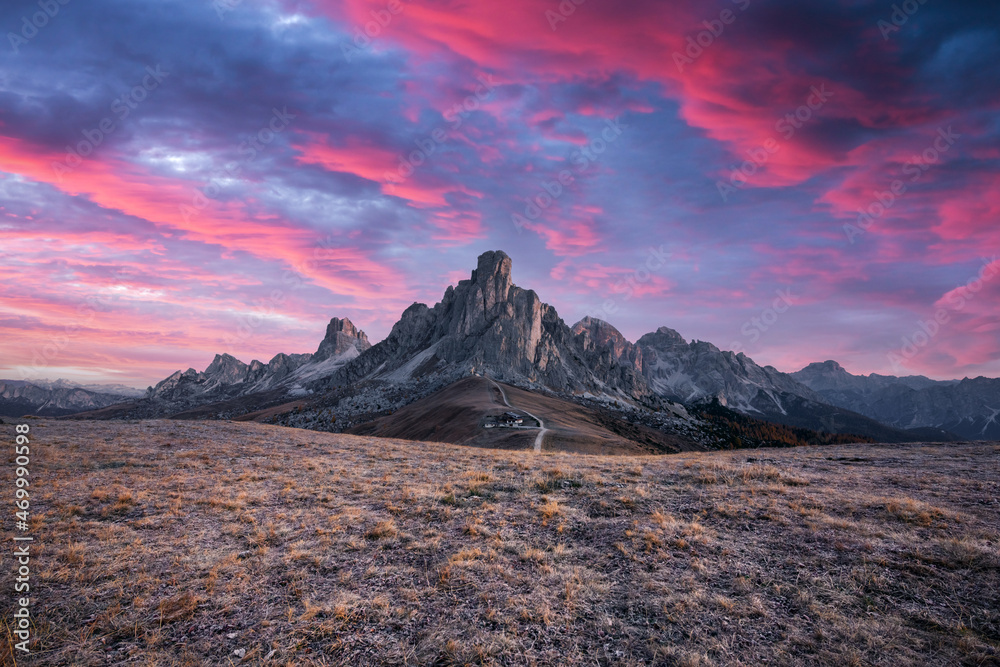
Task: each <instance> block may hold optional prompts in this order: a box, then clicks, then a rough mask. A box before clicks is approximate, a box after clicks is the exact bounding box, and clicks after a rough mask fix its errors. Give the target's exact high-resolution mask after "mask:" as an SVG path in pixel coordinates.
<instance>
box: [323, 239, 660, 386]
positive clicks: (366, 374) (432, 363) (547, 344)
mask: <svg viewBox="0 0 1000 667" xmlns="http://www.w3.org/2000/svg"><path fill="white" fill-rule="evenodd" d="M619 335H620V334H619ZM589 353H590V354H592V355H594V354H597V353H596V352H595V351H594V350H593V349H591V350H590V351H589ZM582 356H583V355H582V348H580V347H578V345H577V340H576V338H575V336H574V333H573V331H571V330H570V328H569V327H568V326H566V324H565V322H563V320H562V319H560V317H559V314H558V313H557V312H556V310H555V309H554V308H553V307H552V306H550V305H548V304H546V303H543V302H542V301H541V299H539V298H538V295H537V294H536V293H535V292H534V291H532V290H525V289H522V288H520V287H518V286H516V285H514V283H513V280H512V277H511V260H510V257H508V256H507V255H506V253H504V252H501V251H493V252H487V253H484V254H482V255H481V256H480V257H479V260H478V263H477V266H476V269H475V270H474V271H473V272H472V275H471V276H470V278H469V280H462V281H460V282H459V283H458V285H456V286H454V287H448V289H447V290H446V291H445V293H444V296H443V297H442V299H441V301H440V302H439V303H437V304H435V305H434V307H433V308H431V307H428V306H426V305H424V304H421V303H415V304H413V305H412V306H410V307H409V308H407V309H406V311H404V312H403V315H402V317H401V318H400V320H399V322H397V323H396V325H395V326H394V327H393V329H392V331H391V332H390V334H389V335H388V336H387V337H386V339H385V340H384V341H382V342H380V343H378V344H377V345H375V346H374V347H372V348H371V349H370V350H368V351H367V352H365V353H364V354H362V355H361V356H360V357H358V359H357V360H355V361H353V362H351V363H350V364H349V365H347V366H345V367H344V368H343V369H342V370H341V371H340V372H339V373H338V374H337V376H336V377H335V378H334V379H333V380H332V381H333V382H335V383H337V384H344V383H352V382H358V381H361V380H381V381H386V382H396V383H401V382H408V381H414V380H417V379H419V378H421V377H424V376H427V375H431V374H436V375H439V376H441V377H442V378H443V377H458V376H460V375H467V374H468V373H470V372H479V373H486V374H488V375H490V376H492V377H495V378H497V379H503V380H508V381H516V382H519V383H522V384H524V385H526V386H538V387H546V388H549V389H553V390H557V391H562V392H592V393H595V394H606V395H609V396H630V397H633V398H639V397H641V396H644V395H646V394H647V393H648V391H647V390H646V387H645V385H644V383H642V382H641V380H638V381H637V379H638V374H637V373H635V372H634V366H628V365H627V364H628V363H629V362H628V361H627V360H619V359H616V358H614V355H611V356H610V357H608V358H607V359H605V362H606V367H605V368H602V369H601V371H602V372H595V370H594V369H592V368H591V367H590V366H589V365H588V364H587V363H586V361H585V360H584V359H583V358H582ZM604 370H607V371H608V372H607V373H605V372H603V371H604ZM629 377H631V378H632V380H631V381H624V380H623V381H619V379H620V378H621V379H624V378H629Z"/></svg>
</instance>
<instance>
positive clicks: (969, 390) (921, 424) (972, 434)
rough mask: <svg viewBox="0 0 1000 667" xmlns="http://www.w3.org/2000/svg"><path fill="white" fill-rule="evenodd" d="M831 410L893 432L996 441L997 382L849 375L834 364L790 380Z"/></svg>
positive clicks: (999, 432)
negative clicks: (865, 419) (914, 431)
mask: <svg viewBox="0 0 1000 667" xmlns="http://www.w3.org/2000/svg"><path fill="white" fill-rule="evenodd" d="M791 375H792V377H794V378H795V379H796V380H798V381H799V382H801V383H802V384H804V385H806V386H807V387H809V388H811V389H813V390H814V391H816V393H818V394H820V395H821V396H823V398H824V399H825V400H826V401H827V402H828V403H832V404H833V405H837V406H840V407H843V408H846V409H848V410H853V411H855V412H859V413H861V414H863V415H866V416H868V417H871V418H872V419H876V420H878V421H880V422H882V423H884V424H887V425H889V426H893V427H895V428H903V429H916V428H927V427H929V428H935V429H942V430H945V431H950V432H952V433H955V434H956V435H958V436H961V437H962V438H966V439H978V440H997V439H1000V379H994V378H985V377H978V378H965V379H964V380H931V379H930V378H926V377H924V376H922V375H915V376H908V377H894V376H891V375H888V376H887V375H877V374H875V373H873V374H871V375H852V374H851V373H848V372H847V371H846V370H844V368H843V367H842V366H841V365H840V364H838V363H837V362H836V361H824V362H820V363H813V364H809V365H808V366H806V367H805V368H803V369H802V370H800V371H797V372H795V373H792V374H791Z"/></svg>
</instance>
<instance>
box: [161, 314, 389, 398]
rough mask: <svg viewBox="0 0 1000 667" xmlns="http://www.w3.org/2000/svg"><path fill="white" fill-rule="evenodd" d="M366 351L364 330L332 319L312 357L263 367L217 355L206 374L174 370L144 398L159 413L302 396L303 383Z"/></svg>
mask: <svg viewBox="0 0 1000 667" xmlns="http://www.w3.org/2000/svg"><path fill="white" fill-rule="evenodd" d="M370 347H371V343H369V342H368V336H366V335H365V332H364V331H361V330H359V329H358V328H357V327H355V326H354V324H353V323H352V322H351V321H350V320H348V319H339V318H336V317H335V318H333V319H331V320H330V324H329V325H327V328H326V336H325V337H324V338H323V340H322V341H321V342H320V344H319V348H318V349H317V350H316V352H314V353H313V354H283V353H281V354H277V355H275V356H274V358H273V359H271V361H269V362H268V363H266V364H264V363H261V362H260V361H257V360H256V359H254V360H253V361H251V362H250V363H249V364H246V363H243V362H242V361H240V360H239V359H237V358H236V357H234V356H232V355H229V354H217V355H215V359H213V360H212V363H210V364H209V365H208V368H206V369H205V370H204V371H202V372H198V371H196V370H195V369H193V368H189V369H187V370H186V371H177V372H175V373H174V374H173V375H171V376H170V377H168V378H166V379H164V380H162V381H160V382H159V383H158V384H157V385H156V386H155V387H151V388H150V389H149V390H148V391H147V392H146V395H145V399H147V403H153V404H154V405H156V406H157V407H158V408H159V412H161V413H162V412H165V411H173V412H178V411H182V410H184V409H189V408H192V407H195V406H198V405H203V404H206V403H213V402H218V401H225V400H227V399H232V398H236V397H239V396H247V395H252V394H260V393H264V392H269V391H274V390H279V389H281V390H284V391H285V392H287V394H288V395H290V396H302V395H306V394H308V393H309V390H308V389H306V388H305V387H304V386H303V385H304V384H308V382H309V381H310V380H313V379H315V378H321V377H326V376H328V375H330V374H331V373H333V372H334V371H336V370H337V369H339V368H340V367H342V366H344V365H345V364H347V363H348V362H349V361H351V360H353V359H355V358H356V357H357V356H358V355H359V354H361V353H362V352H364V351H366V350H368V349H369V348H370Z"/></svg>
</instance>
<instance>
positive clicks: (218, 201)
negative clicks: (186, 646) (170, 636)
mask: <svg viewBox="0 0 1000 667" xmlns="http://www.w3.org/2000/svg"><path fill="white" fill-rule="evenodd" d="M0 31H2V34H3V35H4V37H3V39H2V40H0V377H7V378H13V379H24V378H50V379H55V378H57V377H62V378H68V379H71V380H76V381H81V382H84V381H88V382H93V381H105V382H123V383H126V384H131V385H135V386H139V387H145V386H146V385H148V384H154V383H155V382H156V381H158V380H160V379H162V378H164V377H166V376H167V375H169V374H170V373H172V372H173V371H175V370H178V369H186V368H188V367H195V368H197V369H203V368H205V366H207V365H208V363H209V362H210V361H211V360H212V358H213V357H214V355H215V354H216V353H224V352H227V353H230V354H233V355H235V356H237V357H238V358H240V359H242V360H244V361H247V362H249V361H250V360H251V359H254V358H257V359H260V360H262V361H265V362H266V361H268V360H269V359H270V358H271V357H273V356H274V355H275V354H277V353H279V352H286V353H297V352H312V351H314V350H315V348H316V347H317V346H318V344H319V341H320V340H321V339H322V336H323V332H324V330H325V326H326V323H327V322H328V321H329V319H330V318H331V317H334V316H337V317H349V318H350V319H351V320H352V321H353V322H354V323H355V324H356V325H357V326H359V327H360V328H362V329H364V330H365V331H366V332H367V334H368V336H369V338H370V339H371V340H372V342H375V341H377V340H380V339H382V338H383V337H385V336H386V335H387V334H388V332H389V331H390V329H391V328H392V325H393V324H394V323H395V322H396V320H397V319H398V318H399V315H400V314H401V313H402V311H403V310H404V309H405V308H406V307H407V306H408V305H410V304H411V303H413V302H414V301H419V302H424V303H428V304H433V303H435V302H437V301H438V300H440V298H441V296H442V294H443V292H444V290H445V288H446V287H447V286H448V285H449V284H454V283H455V282H457V281H458V280H461V279H465V278H468V275H469V272H470V271H471V270H472V269H473V268H475V263H476V257H477V256H478V255H479V254H480V253H482V252H484V251H486V250H493V249H502V250H504V251H506V252H507V253H508V254H509V255H510V256H511V258H512V259H513V274H514V275H513V277H514V281H515V283H516V284H518V285H520V286H522V287H526V288H531V289H534V290H535V291H536V292H538V294H539V296H540V297H541V298H542V299H543V300H544V301H546V302H548V303H551V304H552V305H554V306H555V307H556V308H557V310H558V312H559V314H560V316H561V317H562V318H563V319H564V320H565V321H566V323H567V324H573V323H574V322H576V321H577V320H579V319H581V318H582V317H584V316H586V315H591V316H596V317H600V318H601V319H604V320H607V321H609V322H611V323H612V324H613V325H615V326H616V327H617V328H618V329H619V330H620V331H621V332H622V333H623V334H625V336H626V337H628V338H629V339H630V340H633V341H634V340H636V339H637V338H638V337H639V336H641V335H642V334H643V333H646V332H649V331H653V330H655V329H656V328H658V327H660V326H668V327H671V328H673V329H676V330H677V331H679V332H680V333H681V335H683V336H684V337H685V338H687V339H689V340H691V339H698V340H708V341H711V342H713V343H715V344H716V345H718V346H719V347H720V348H722V349H733V350H737V351H742V352H745V353H747V354H748V355H749V356H751V357H752V358H754V359H755V360H756V361H757V362H758V363H761V364H771V365H774V366H775V367H777V368H778V369H780V370H783V371H795V370H798V369H799V368H802V367H803V366H805V365H806V364H808V363H811V362H814V361H823V360H826V359H836V360H838V361H839V362H840V363H841V364H842V365H843V366H844V367H845V368H846V369H847V370H849V371H851V372H853V373H872V372H876V373H883V374H894V375H909V374H924V375H928V376H930V377H934V378H940V379H945V378H960V377H964V376H970V377H971V376H977V375H986V376H991V377H995V376H1000V307H998V306H1000V259H998V256H997V255H998V253H1000V224H998V223H1000V168H998V167H1000V7H998V6H997V4H996V3H995V2H961V1H953V2H948V3H945V2H942V1H941V0H923V1H921V0H907V2H901V3H900V2H897V3H893V2H889V1H888V0H884V1H875V2H865V1H861V0H835V1H823V2H802V1H801V0H795V1H791V0H780V1H777V0H775V1H769V0H722V1H719V2H703V1H702V2H695V1H693V0H692V1H678V2H663V1H662V0H633V1H632V2H628V3H622V2H612V1H611V0H562V1H561V2H559V1H557V0H505V1H504V2H485V1H484V2H474V1H472V0H412V1H404V0H371V1H367V0H260V1H258V0H189V1H184V2H179V1H169V0H167V1H158V0H146V1H144V2H126V1H124V0H86V1H84V0H40V1H39V0H36V1H35V2H27V1H23V0H12V1H10V2H5V3H3V5H2V8H0Z"/></svg>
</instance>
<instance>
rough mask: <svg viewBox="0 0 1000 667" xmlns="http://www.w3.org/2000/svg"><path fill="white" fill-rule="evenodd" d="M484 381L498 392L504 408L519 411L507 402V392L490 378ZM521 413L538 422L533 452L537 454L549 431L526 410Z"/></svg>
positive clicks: (538, 419)
mask: <svg viewBox="0 0 1000 667" xmlns="http://www.w3.org/2000/svg"><path fill="white" fill-rule="evenodd" d="M486 379H487V380H489V381H490V382H492V383H493V386H494V387H496V388H497V389H499V390H500V398H502V399H503V404H504V405H505V406H507V407H508V408H511V409H512V410H520V408H515V407H514V406H513V405H511V404H510V403H509V402H508V401H507V392H505V391H504V390H503V387H501V386H500V385H499V384H497V383H496V382H495V381H494V380H493V379H492V378H486ZM521 412H523V413H524V414H526V415H528V416H529V417H531V418H532V419H534V420H535V421H537V422H538V427H539V431H538V435H536V436H535V452H536V453H539V452H541V451H542V441H543V440H544V439H545V434H546V433H548V430H549V429H547V428H545V422H543V421H542V420H541V418H539V417H536V416H535V415H533V414H531V413H530V412H528V411H527V410H521Z"/></svg>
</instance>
